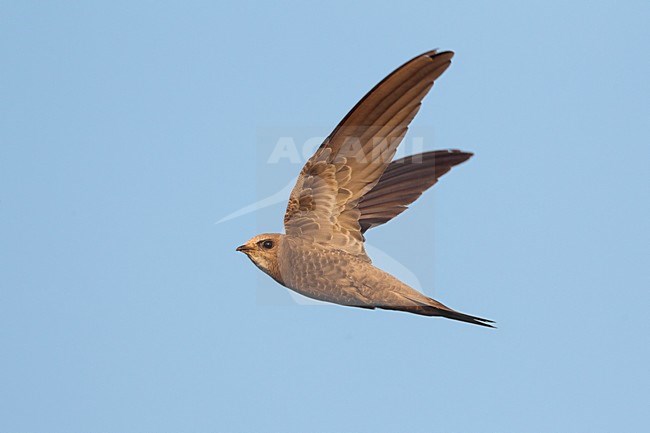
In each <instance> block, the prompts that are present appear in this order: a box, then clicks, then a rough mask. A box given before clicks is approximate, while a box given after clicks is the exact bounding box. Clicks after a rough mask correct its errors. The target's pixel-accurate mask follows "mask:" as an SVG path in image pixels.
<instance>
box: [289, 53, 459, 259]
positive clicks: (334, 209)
mask: <svg viewBox="0 0 650 433" xmlns="http://www.w3.org/2000/svg"><path fill="white" fill-rule="evenodd" d="M452 57H453V53H452V52H450V51H445V52H442V53H438V52H436V51H430V52H427V53H424V54H422V55H420V56H417V57H415V58H414V59H412V60H410V61H409V62H407V63H405V64H404V65H402V66H401V67H399V68H398V69H396V70H395V71H394V72H393V73H391V74H390V75H389V76H388V77H386V78H384V80H382V81H381V82H380V83H379V84H377V85H376V86H375V87H374V88H373V89H372V90H371V91H370V92H369V93H368V94H366V95H365V96H364V97H363V98H362V99H361V101H359V103H357V105H356V106H355V107H354V108H353V109H352V110H351V111H350V112H349V113H348V114H347V116H345V118H344V119H343V120H342V121H341V123H339V125H338V126H337V127H336V128H335V129H334V131H333V132H332V134H331V135H330V136H329V137H328V138H327V139H326V140H325V141H324V142H323V144H322V145H321V146H320V147H319V148H318V150H317V151H316V153H315V154H314V155H313V156H312V157H311V158H310V159H309V161H307V163H306V164H305V166H304V167H303V169H302V171H301V172H300V176H299V177H298V181H297V182H296V185H295V187H294V188H293V191H292V192H291V196H290V198H289V204H288V205H287V211H286V214H285V216H284V226H285V230H286V232H287V234H288V235H293V236H302V237H306V238H310V239H311V240H313V241H314V242H317V243H320V244H323V245H327V246H330V247H332V248H337V249H341V250H344V251H347V252H349V253H351V254H355V255H359V256H361V257H363V258H366V259H367V256H366V254H365V251H364V248H363V234H362V232H361V226H360V224H359V218H360V216H361V212H360V211H359V208H358V204H359V201H360V200H361V198H362V197H363V196H364V194H366V193H367V192H368V191H370V190H371V189H372V188H373V187H374V186H375V185H376V184H377V181H378V180H379V178H380V177H381V175H382V174H383V173H384V171H385V170H386V167H387V166H388V164H389V163H390V161H391V160H392V159H393V156H394V155H395V151H396V150H397V146H399V144H400V142H401V141H402V138H403V137H404V134H406V130H407V128H408V125H409V123H410V122H411V120H413V118H414V117H415V115H416V114H417V112H418V110H419V108H420V105H421V102H422V99H423V98H424V97H425V96H426V94H427V93H428V92H429V90H430V89H431V86H433V82H434V81H435V79H436V78H438V77H439V76H440V75H441V74H442V73H443V72H444V71H445V70H446V69H447V68H448V67H449V65H450V64H451V58H452ZM368 260H369V259H368Z"/></svg>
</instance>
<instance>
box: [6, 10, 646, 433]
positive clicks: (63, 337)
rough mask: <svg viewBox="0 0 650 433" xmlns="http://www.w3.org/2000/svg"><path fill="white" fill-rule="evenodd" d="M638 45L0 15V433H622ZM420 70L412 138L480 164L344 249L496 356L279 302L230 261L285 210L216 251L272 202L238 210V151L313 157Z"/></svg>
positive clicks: (250, 174)
mask: <svg viewBox="0 0 650 433" xmlns="http://www.w3.org/2000/svg"><path fill="white" fill-rule="evenodd" d="M233 3H234V2H233ZM648 22H650V3H648V2H647V1H627V2H615V1H608V2H587V1H572V2H549V1H543V2H515V1H504V2H498V3H497V2H464V1H447V2H432V1H421V2H365V3H364V2H360V3H355V4H352V3H348V2H340V3H334V2H325V3H323V4H321V5H315V4H305V3H303V2H276V3H275V4H273V5H271V4H262V3H260V4H254V3H242V2H238V3H237V4H236V5H235V4H232V5H225V4H220V3H219V2H204V3H188V2H176V3H170V2H154V1H151V2H139V3H134V2H130V1H128V2H127V1H124V2H104V3H99V2H86V3H81V2H69V3H67V2H19V1H15V2H9V1H4V2H2V5H1V6H0V60H1V62H2V64H1V66H2V67H1V68H0V110H1V111H0V284H1V290H0V431H2V432H49V433H54V432H266V431H269V432H468V431H481V432H522V431H525V432H549V431H567V432H569V431H570V432H590V433H593V432H612V431H647V430H648V428H650V414H649V411H648V407H650V395H649V394H650V373H649V370H650V369H649V367H648V366H649V365H650V344H649V335H650V319H649V313H648V309H649V307H650V270H649V269H650V215H649V213H650V201H649V199H650V192H649V190H650V170H649V163H650V126H649V125H650V122H649V121H648V120H649V119H650V103H649V101H650V84H649V82H650V80H649V79H648V77H650V56H649V55H648V43H649V42H650V30H649V28H650V27H649V26H648ZM435 47H440V48H443V49H453V50H455V51H456V53H457V55H456V57H455V59H454V64H453V65H452V67H451V68H450V69H449V70H448V71H447V73H446V74H445V75H444V76H443V77H442V78H441V80H440V82H439V83H438V85H436V87H435V88H434V90H433V92H432V94H431V95H430V96H429V97H428V98H427V99H426V100H425V104H424V106H423V109H422V110H421V111H420V114H419V116H418V117H417V118H416V120H415V122H414V125H415V126H416V127H422V128H431V129H434V130H435V142H434V143H431V142H429V143H428V144H429V145H431V148H448V147H458V148H462V149H466V150H471V151H474V152H475V153H476V156H475V157H474V158H473V159H472V160H471V161H469V162H468V163H467V164H465V165H464V166H462V167H460V168H458V169H457V170H454V171H453V172H452V173H450V174H449V175H448V176H446V177H445V178H444V179H443V181H442V182H441V183H440V184H439V185H437V186H436V187H435V188H434V189H435V191H432V192H429V193H428V194H426V195H425V196H424V197H423V199H422V200H421V201H420V202H418V203H416V205H415V206H413V208H412V209H410V210H409V211H408V212H407V213H405V214H404V215H402V216H400V217H399V219H397V220H396V221H394V222H392V223H390V224H388V225H387V226H385V227H383V228H379V229H376V230H373V231H371V232H369V236H368V238H369V241H371V242H372V244H373V245H375V246H377V247H379V248H381V249H382V250H384V251H387V252H389V253H390V255H391V256H392V257H393V258H394V259H395V260H397V261H399V262H400V263H403V264H405V265H407V266H408V268H409V269H410V271H412V272H413V273H414V274H415V275H417V276H418V278H419V279H420V281H421V282H422V284H423V286H424V287H425V289H426V291H427V293H429V294H435V295H436V296H437V297H438V298H439V299H441V300H442V301H443V302H445V303H448V304H449V305H451V306H454V307H457V308H458V309H461V310H462V311H466V312H468V313H472V314H477V315H482V316H484V317H488V318H492V319H494V320H496V321H497V322H498V325H499V329H498V330H487V329H483V328H479V327H473V326H469V325H466V324H462V323H458V322H452V321H446V320H442V319H429V318H423V317H417V316H410V315H406V314H400V313H394V312H384V311H364V310H356V309H351V308H344V307H338V306H329V305H328V306H322V305H319V306H306V305H301V304H299V303H295V302H292V301H291V298H290V297H288V295H287V294H286V289H284V288H282V287H280V286H278V285H277V284H276V283H274V282H273V281H272V280H271V279H269V278H266V277H265V276H264V275H262V274H261V273H260V272H259V271H258V270H257V269H256V268H254V267H253V266H252V264H250V263H249V262H248V260H246V258H245V257H243V256H242V255H240V254H238V253H235V251H234V248H235V246H237V245H239V244H240V243H242V242H243V241H245V240H246V239H248V238H249V237H250V236H252V235H254V234H256V233H257V232H258V231H262V230H264V231H269V230H278V229H279V228H280V227H281V218H282V213H283V205H281V204H279V205H276V206H273V207H270V208H267V209H265V210H264V211H262V212H260V213H254V214H249V215H247V216H245V217H243V218H239V219H234V220H231V221H228V222H225V223H221V224H215V221H217V220H219V219H220V218H221V217H223V216H224V215H226V214H228V213H230V212H231V211H233V210H236V209H238V208H240V207H242V206H244V205H247V204H249V203H251V202H254V201H255V200H257V199H258V198H260V197H264V196H266V195H268V194H270V193H272V192H274V191H276V190H277V189H279V188H280V187H282V186H284V184H285V182H286V181H287V179H289V178H290V177H291V176H292V175H293V174H295V172H293V171H292V172H291V173H288V172H285V170H271V169H269V170H268V175H266V174H265V179H264V182H260V180H259V179H258V176H257V174H256V172H257V167H259V165H260V160H263V158H266V157H267V156H268V153H269V149H268V148H265V147H264V146H263V141H261V140H260V139H259V131H260V130H262V129H263V128H272V127H277V128H280V129H282V128H285V127H286V128H287V135H291V134H292V133H293V129H292V128H295V130H299V129H300V128H306V127H311V126H313V125H317V126H319V127H321V126H322V129H323V130H322V131H320V132H321V133H322V134H323V135H326V134H327V133H328V132H329V130H330V129H331V128H332V127H333V126H334V125H335V124H336V123H337V122H338V120H339V119H340V118H341V117H342V116H343V115H344V114H345V113H346V112H347V110H348V109H349V108H350V107H351V106H352V105H353V104H354V103H355V102H356V101H357V100H358V99H359V98H360V97H361V96H362V95H363V94H364V93H365V92H366V91H367V90H368V89H370V88H371V86H372V85H374V84H375V83H376V82H377V81H378V80H380V79H381V78H382V77H383V76H384V75H385V74H387V73H388V72H390V71H391V70H392V69H393V68H395V67H396V66H398V65H399V64H401V63H402V62H404V61H405V60H407V59H409V58H411V57H412V56H414V55H416V54H418V53H420V52H422V51H425V50H428V49H431V48H435ZM294 169H295V170H296V171H297V167H294V168H293V169H292V170H294ZM273 173H276V174H275V175H274V174H273ZM434 238H435V239H434ZM263 293H272V294H277V297H275V298H273V299H272V300H271V301H274V300H278V299H285V300H288V301H287V302H271V301H269V300H268V299H265V298H264V299H261V298H260V297H261V296H262V298H263V295H261V294H263ZM273 296H276V295H273ZM260 299H261V300H260Z"/></svg>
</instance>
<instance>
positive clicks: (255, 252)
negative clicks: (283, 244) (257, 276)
mask: <svg viewBox="0 0 650 433" xmlns="http://www.w3.org/2000/svg"><path fill="white" fill-rule="evenodd" d="M282 236H283V235H281V234H279V233H263V234H261V235H257V236H255V237H253V238H251V239H250V240H249V241H248V242H246V243H245V244H244V245H240V246H238V247H237V251H239V252H242V253H244V254H246V256H248V258H249V259H251V262H253V263H255V266H257V267H258V268H260V269H261V270H263V271H264V272H266V273H267V274H269V275H270V276H271V277H272V278H273V279H275V280H276V281H278V282H279V283H280V284H282V278H280V266H279V263H278V248H279V246H280V239H281V238H282Z"/></svg>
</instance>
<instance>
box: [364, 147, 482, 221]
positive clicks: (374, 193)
mask: <svg viewBox="0 0 650 433" xmlns="http://www.w3.org/2000/svg"><path fill="white" fill-rule="evenodd" d="M471 157H472V154H471V153H469V152H461V151H460V150H436V151H433V152H425V153H420V154H417V155H411V156H407V157H406V158H401V159H398V160H395V161H393V162H391V163H390V164H389V165H388V168H386V170H385V171H384V173H383V174H382V175H381V177H380V178H379V182H377V184H376V185H375V186H374V187H373V188H372V189H371V190H370V191H369V192H368V193H366V195H364V196H363V197H362V198H361V200H359V205H358V208H359V211H360V212H361V216H360V217H359V225H360V226H361V233H365V231H366V230H368V229H370V228H373V227H377V226H379V225H381V224H384V223H385V222H388V221H390V220H391V219H393V218H395V217H396V216H397V215H399V214H401V213H402V212H404V211H405V210H406V209H407V208H408V205H410V204H411V203H413V202H414V201H415V200H417V199H418V197H420V196H421V195H422V193H423V192H424V191H426V190H427V189H429V188H431V187H432V186H433V185H435V184H436V182H438V179H439V178H440V177H441V176H442V175H443V174H445V173H447V172H449V170H451V168H452V167H453V166H455V165H458V164H460V163H461V162H465V161H467V160H468V159H469V158H471Z"/></svg>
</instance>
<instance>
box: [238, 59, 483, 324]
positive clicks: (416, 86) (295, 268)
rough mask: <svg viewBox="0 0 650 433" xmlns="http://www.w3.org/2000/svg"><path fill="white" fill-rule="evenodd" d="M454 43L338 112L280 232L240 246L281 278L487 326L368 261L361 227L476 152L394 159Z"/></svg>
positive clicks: (306, 288)
mask: <svg viewBox="0 0 650 433" xmlns="http://www.w3.org/2000/svg"><path fill="white" fill-rule="evenodd" d="M453 55H454V53H453V52H451V51H444V52H437V51H436V50H434V51H429V52H426V53H424V54H421V55H419V56H417V57H415V58H414V59H412V60H410V61H408V62H407V63H405V64H404V65H402V66H400V67H399V68H397V69H396V70H395V71H393V72H392V73H391V74H390V75H388V76H387V77H386V78H384V79H383V80H382V81H381V82H380V83H379V84H377V85H376V86H375V87H374V88H373V89H372V90H371V91H370V92H368V94H366V95H365V96H364V97H363V98H362V99H361V101H359V102H358V103H357V105H356V106H354V108H352V110H351V111H350V112H349V113H348V114H347V115H346V116H345V117H344V118H343V120H342V121H341V122H340V123H339V124H338V126H337V127H336V128H335V129H334V131H333V132H332V133H331V134H330V135H329V137H327V138H326V139H325V141H324V142H323V144H322V145H321V146H320V147H319V148H318V149H317V150H316V153H315V154H314V155H313V156H312V157H311V158H310V159H309V160H308V161H307V163H306V164H305V166H304V167H303V168H302V170H301V172H300V175H299V177H298V180H297V182H296V185H295V186H294V188H293V190H292V191H291V194H290V197H289V203H288V205H287V210H286V213H285V215H284V228H285V232H286V234H279V233H264V234H261V235H257V236H255V237H253V238H252V239H250V240H249V241H248V242H246V243H245V244H243V245H241V246H239V247H237V251H240V252H242V253H244V254H246V255H247V256H248V258H249V259H250V260H251V261H252V262H253V263H254V264H255V265H256V266H257V267H258V268H260V269H261V270H262V271H264V272H265V273H266V274H268V275H269V276H270V277H271V278H273V279H274V280H275V281H277V282H278V283H280V284H281V285H283V286H285V287H288V288H289V289H291V290H294V291H296V292H298V293H300V294H302V295H305V296H308V297H310V298H314V299H318V300H321V301H326V302H332V303H335V304H340V305H347V306H351V307H360V308H368V309H375V308H381V309H385V310H397V311H404V312H408V313H414V314H419V315H423V316H441V317H446V318H449V319H454V320H460V321H463V322H468V323H473V324H476V325H482V326H487V327H493V325H491V323H494V322H493V321H491V320H487V319H482V318H480V317H475V316H470V315H468V314H464V313H460V312H458V311H455V310H453V309H451V308H449V307H447V306H445V305H443V304H442V303H440V302H438V301H436V300H435V299H432V298H430V297H428V296H426V295H424V294H422V293H420V292H418V291H417V290H415V289H413V288H412V287H410V286H408V285H406V284H404V283H403V282H401V281H400V280H398V279H397V278H395V277H393V276H392V275H390V274H388V273H386V272H384V271H383V270H381V269H379V268H377V267H375V266H373V264H372V262H371V260H370V258H369V257H368V255H367V254H366V252H365V249H364V239H365V238H364V233H365V232H366V231H367V230H369V229H371V228H373V227H377V226H379V225H381V224H384V223H386V222H388V221H390V220H391V219H393V218H394V217H396V216H397V215H399V214H400V213H402V212H403V211H404V210H406V208H407V206H408V205H410V204H411V203H413V202H414V201H415V200H416V199H417V198H418V197H420V195H421V194H422V193H423V192H424V191H425V190H426V189H428V188H430V187H431V186H433V185H434V184H435V183H436V182H437V181H438V178H440V176H442V175H443V174H445V173H447V172H448V171H449V170H450V169H451V168H452V167H453V166H455V165H457V164H460V163H462V162H464V161H467V160H468V159H469V158H470V157H471V156H472V154H471V153H468V152H462V151H459V150H438V151H432V152H425V153H421V154H418V155H411V156H408V157H406V158H401V159H398V160H395V161H392V159H393V157H394V156H395V152H396V150H397V147H398V146H399V144H400V142H401V141H402V138H403V137H404V135H405V134H406V131H407V129H408V125H409V123H410V122H411V120H413V118H414V117H415V115H416V113H417V112H418V110H419V108H420V105H421V103H422V99H424V97H425V96H426V95H427V93H428V92H429V90H430V89H431V87H432V86H433V83H434V81H435V80H436V79H437V78H438V77H440V75H441V74H442V73H443V72H444V71H445V70H446V69H447V68H448V67H449V65H450V64H451V58H452V57H453Z"/></svg>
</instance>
